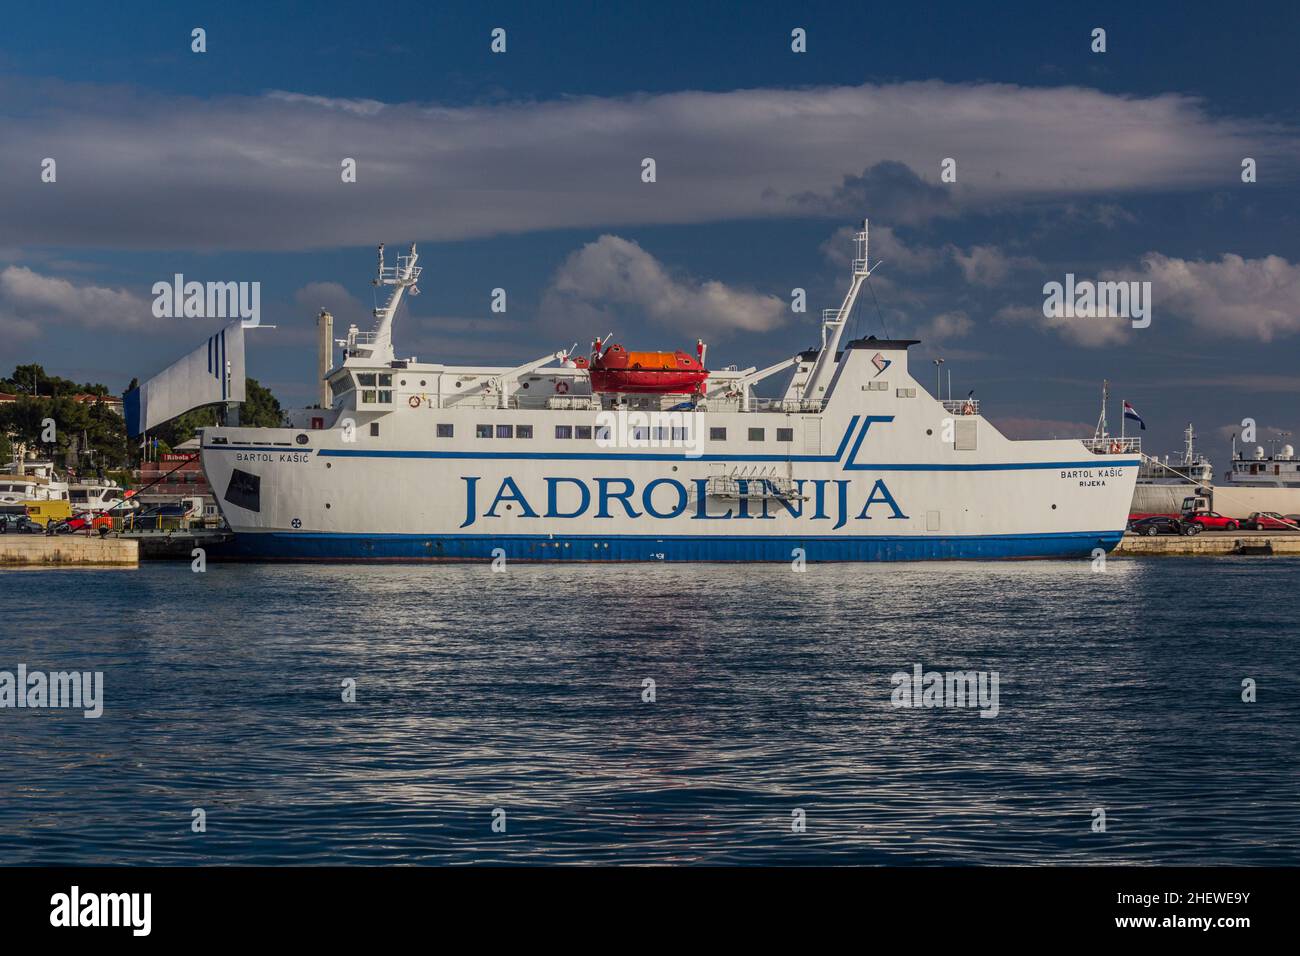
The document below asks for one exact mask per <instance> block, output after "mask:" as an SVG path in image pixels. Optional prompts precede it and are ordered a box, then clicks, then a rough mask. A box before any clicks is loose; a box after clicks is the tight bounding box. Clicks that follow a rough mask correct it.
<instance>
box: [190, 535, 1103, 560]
mask: <svg viewBox="0 0 1300 956" xmlns="http://www.w3.org/2000/svg"><path fill="white" fill-rule="evenodd" d="M1122 536H1123V532H1122V531H1079V532H1063V533H1047V534H1019V535H1012V534H1007V535H948V536H942V535H915V536H903V535H875V536H857V537H848V536H830V535H826V536H818V535H789V536H776V535H752V536H750V535H745V536H722V535H710V536H707V537H703V536H687V535H680V536H675V537H674V536H656V535H557V536H549V535H473V534H442V535H423V534H370V535H367V534H322V533H314V532H283V533H281V532H261V533H247V532H245V533H241V534H238V535H236V536H235V540H234V541H233V542H231V543H229V544H226V545H221V546H217V547H211V548H209V551H208V556H209V557H211V558H214V559H248V560H269V561H276V560H280V561H486V560H491V559H492V558H493V557H494V555H493V551H495V550H497V549H500V550H501V551H502V552H504V554H505V556H506V558H507V560H512V561H579V562H585V561H770V562H779V561H791V560H792V559H793V558H794V554H793V552H794V549H795V548H802V549H803V551H804V556H805V557H806V559H807V560H808V561H810V562H816V561H927V560H929V561H934V560H963V559H989V558H1070V557H1074V558H1078V557H1088V556H1090V555H1091V554H1092V552H1093V550H1094V549H1095V548H1101V549H1103V550H1105V551H1109V550H1110V549H1111V548H1113V547H1114V546H1115V545H1116V544H1117V543H1119V539H1120V538H1121V537H1122Z"/></svg>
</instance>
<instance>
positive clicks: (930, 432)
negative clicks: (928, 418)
mask: <svg viewBox="0 0 1300 956" xmlns="http://www.w3.org/2000/svg"><path fill="white" fill-rule="evenodd" d="M925 433H926V434H927V435H933V434H934V429H933V428H927V429H926V430H925Z"/></svg>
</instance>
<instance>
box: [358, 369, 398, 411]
mask: <svg viewBox="0 0 1300 956" xmlns="http://www.w3.org/2000/svg"><path fill="white" fill-rule="evenodd" d="M357 386H358V387H359V388H360V389H361V403H362V404H363V405H389V404H392V401H393V375H392V373H391V372H358V373H357Z"/></svg>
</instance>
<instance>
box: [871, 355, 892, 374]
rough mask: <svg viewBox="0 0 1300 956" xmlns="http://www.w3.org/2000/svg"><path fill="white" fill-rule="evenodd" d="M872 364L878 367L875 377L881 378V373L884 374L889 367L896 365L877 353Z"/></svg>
mask: <svg viewBox="0 0 1300 956" xmlns="http://www.w3.org/2000/svg"><path fill="white" fill-rule="evenodd" d="M871 364H872V365H874V366H875V367H876V374H875V376H874V377H875V378H879V377H880V373H881V372H883V371H884V370H885V369H887V368H889V366H891V365H893V364H894V363H893V362H891V361H890V360H889V359H887V358H885V357H884V356H883V355H881V354H880V353H879V352H877V353H876V357H875V358H873V359H872V360H871Z"/></svg>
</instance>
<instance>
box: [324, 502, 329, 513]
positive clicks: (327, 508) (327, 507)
mask: <svg viewBox="0 0 1300 956" xmlns="http://www.w3.org/2000/svg"><path fill="white" fill-rule="evenodd" d="M329 508H330V503H329V502H328V501H327V502H325V510H326V511H329Z"/></svg>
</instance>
